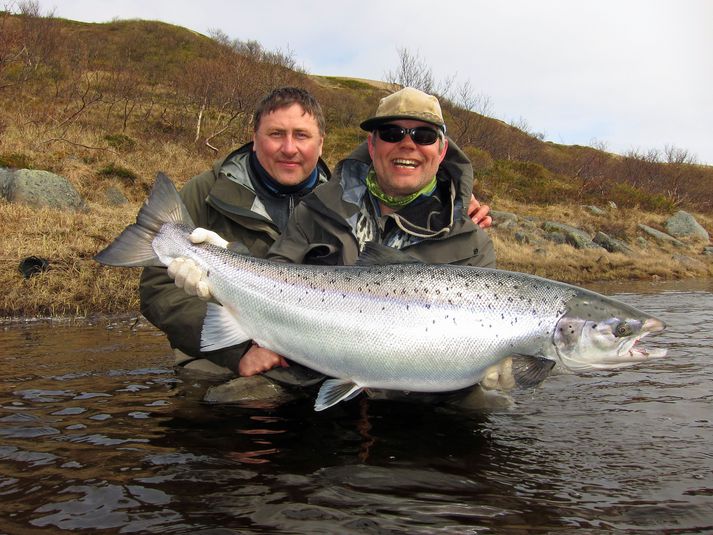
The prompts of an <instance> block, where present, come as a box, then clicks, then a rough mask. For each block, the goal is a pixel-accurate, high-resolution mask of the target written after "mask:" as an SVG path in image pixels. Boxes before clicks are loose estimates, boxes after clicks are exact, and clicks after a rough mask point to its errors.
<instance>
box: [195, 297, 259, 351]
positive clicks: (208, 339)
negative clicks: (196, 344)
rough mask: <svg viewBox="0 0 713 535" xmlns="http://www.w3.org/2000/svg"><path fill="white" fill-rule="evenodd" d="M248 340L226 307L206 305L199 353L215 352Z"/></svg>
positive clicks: (212, 304)
mask: <svg viewBox="0 0 713 535" xmlns="http://www.w3.org/2000/svg"><path fill="white" fill-rule="evenodd" d="M249 339H250V337H249V336H248V335H247V334H245V331H243V328H242V327H241V326H240V323H239V322H238V318H236V317H235V315H234V314H232V313H231V312H230V309H229V308H228V307H225V306H222V305H218V304H216V303H208V307H207V308H206V312H205V320H204V321H203V330H202V331H201V351H216V350H218V349H224V348H226V347H231V346H234V345H237V344H241V343H243V342H245V341H246V340H249Z"/></svg>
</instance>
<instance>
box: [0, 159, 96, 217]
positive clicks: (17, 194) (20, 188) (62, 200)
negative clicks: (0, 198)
mask: <svg viewBox="0 0 713 535" xmlns="http://www.w3.org/2000/svg"><path fill="white" fill-rule="evenodd" d="M2 189H3V193H4V194H5V198H6V199H7V200H8V201H10V202H14V203H22V204H29V205H30V206H35V207H49V208H57V209H69V210H77V209H81V208H83V207H84V201H83V199H82V198H81V197H80V195H79V193H78V192H77V190H76V189H74V186H72V184H70V182H69V181H68V180H67V179H66V178H64V177H61V176H59V175H55V174H53V173H50V172H48V171H36V170H32V169H18V170H17V171H14V172H13V173H12V174H11V178H10V179H9V180H6V182H5V183H4V185H3V188H2Z"/></svg>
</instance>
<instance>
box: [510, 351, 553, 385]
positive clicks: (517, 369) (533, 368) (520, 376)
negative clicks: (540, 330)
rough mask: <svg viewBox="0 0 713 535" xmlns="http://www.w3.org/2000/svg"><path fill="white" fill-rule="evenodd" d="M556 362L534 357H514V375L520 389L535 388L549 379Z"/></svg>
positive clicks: (519, 355) (518, 355) (517, 355)
mask: <svg viewBox="0 0 713 535" xmlns="http://www.w3.org/2000/svg"><path fill="white" fill-rule="evenodd" d="M554 366H555V361H554V360H551V359H546V358H543V357H538V356H534V355H521V354H516V355H513V356H512V375H513V377H514V378H515V383H516V384H517V386H518V387H519V388H534V387H536V386H537V385H539V384H540V383H541V382H542V381H544V380H545V379H547V377H548V376H549V375H550V372H551V371H552V368H554Z"/></svg>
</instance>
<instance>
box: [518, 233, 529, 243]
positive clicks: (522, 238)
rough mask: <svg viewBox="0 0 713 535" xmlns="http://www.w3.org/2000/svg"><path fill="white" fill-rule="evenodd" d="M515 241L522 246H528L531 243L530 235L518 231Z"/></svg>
mask: <svg viewBox="0 0 713 535" xmlns="http://www.w3.org/2000/svg"><path fill="white" fill-rule="evenodd" d="M515 241H516V242H517V243H521V244H528V243H530V235H529V234H527V233H525V232H521V231H519V230H518V231H516V232H515Z"/></svg>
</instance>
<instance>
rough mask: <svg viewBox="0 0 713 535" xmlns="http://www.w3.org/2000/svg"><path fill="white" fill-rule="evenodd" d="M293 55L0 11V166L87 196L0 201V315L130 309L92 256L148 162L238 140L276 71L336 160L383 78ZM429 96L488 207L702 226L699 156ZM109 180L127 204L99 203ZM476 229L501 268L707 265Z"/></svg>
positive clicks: (171, 29)
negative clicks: (520, 124) (683, 215)
mask: <svg viewBox="0 0 713 535" xmlns="http://www.w3.org/2000/svg"><path fill="white" fill-rule="evenodd" d="M295 63H296V61H295V59H294V58H293V57H291V56H289V55H285V54H282V53H279V52H277V53H276V52H271V51H267V50H265V49H263V48H262V47H261V46H260V45H259V44H258V43H255V42H249V41H248V42H241V41H231V40H229V39H227V38H226V37H225V36H220V35H217V36H215V38H209V37H207V36H204V35H200V34H198V33H196V32H192V31H189V30H186V29H184V28H180V27H177V26H172V25H169V24H165V23H161V22H155V21H141V20H132V21H117V22H111V23H106V24H87V23H80V22H75V21H68V20H62V19H54V18H46V17H37V16H32V15H25V16H16V15H10V14H8V13H7V12H0V167H9V168H35V169H46V170H49V171H52V172H55V173H57V174H60V175H63V176H65V177H67V178H68V179H70V180H71V181H72V183H73V184H74V185H75V186H76V188H77V189H78V190H79V192H80V193H81V194H82V195H83V196H84V198H85V199H86V200H87V205H88V208H89V209H88V211H87V212H81V213H71V214H69V213H56V212H53V211H37V210H34V209H31V208H27V207H22V206H14V205H10V204H8V203H6V202H4V201H0V223H2V224H3V225H4V228H5V229H9V232H8V230H6V236H9V238H8V239H4V240H3V242H2V245H1V246H0V283H2V285H3V288H6V289H7V291H6V292H4V295H3V296H2V297H0V316H8V315H11V316H12V315H34V314H84V313H89V312H92V311H102V312H120V311H126V310H132V309H134V310H135V308H136V297H135V291H134V289H135V286H136V281H137V273H136V272H135V271H131V270H108V269H102V268H99V267H98V266H97V265H96V264H95V263H94V262H92V260H91V256H92V254H93V253H94V252H96V251H97V250H98V249H100V248H101V247H102V246H103V245H105V244H106V243H108V242H109V241H110V240H111V238H112V237H113V236H115V235H116V234H118V232H119V231H120V230H121V229H122V228H123V226H124V225H126V224H128V223H130V222H132V221H133V219H134V217H135V214H136V211H137V209H138V206H139V204H140V203H141V202H142V201H143V199H144V197H145V195H146V192H147V191H148V188H149V187H150V185H151V184H152V182H153V179H154V177H155V174H156V172H157V171H159V170H161V171H164V172H166V173H167V174H168V175H169V176H171V177H172V178H173V179H174V180H175V181H176V182H177V184H178V185H179V186H180V185H181V184H182V183H183V182H184V181H185V180H187V179H188V178H190V177H191V176H193V175H195V174H197V173H198V172H200V171H202V170H204V169H205V168H206V167H207V166H208V165H210V163H211V162H212V161H213V160H214V159H215V158H217V157H218V156H220V155H222V154H224V153H226V152H227V151H228V150H230V149H231V148H232V147H235V146H239V145H241V144H242V143H244V142H246V141H248V140H249V139H250V133H251V125H250V118H251V113H252V110H253V109H254V106H255V104H256V103H257V101H258V100H259V98H260V97H261V96H262V95H263V94H264V93H266V92H267V91H268V90H270V89H271V88H273V87H275V86H277V85H283V84H294V85H299V86H302V87H306V88H308V89H310V90H311V91H313V92H314V93H315V94H316V95H317V97H318V98H319V100H320V102H321V103H322V105H323V107H324V109H325V113H326V116H327V124H328V136H327V139H326V142H325V146H324V158H325V160H326V161H327V162H328V163H329V164H330V165H334V164H336V162H338V161H339V160H340V159H341V158H343V157H344V156H345V155H346V154H347V153H348V152H349V151H350V150H351V149H353V148H354V146H355V145H356V144H357V143H359V142H361V141H362V140H363V139H364V133H363V132H362V131H361V130H360V129H359V127H358V124H359V122H360V121H361V120H363V118H364V117H366V116H368V115H370V114H371V113H372V112H373V110H374V109H375V108H376V105H377V102H378V99H379V98H381V97H382V96H384V95H385V94H387V91H388V88H387V84H384V83H383V82H378V81H376V82H374V81H368V80H360V79H355V78H340V77H330V76H317V75H307V74H305V73H303V72H300V71H299V70H298V69H295ZM442 104H443V108H444V113H445V115H446V121H447V123H448V125H449V133H450V134H451V136H452V137H453V138H454V139H455V140H456V142H458V143H459V145H461V147H462V148H463V149H464V150H465V151H466V153H467V154H468V155H469V157H470V158H471V160H472V162H473V165H474V168H475V170H476V176H477V183H476V187H475V191H476V195H477V196H478V197H479V198H480V199H481V200H482V201H485V202H487V203H489V204H491V206H492V207H493V208H495V209H500V210H510V211H514V212H517V213H520V214H523V215H538V214H546V215H548V216H550V217H553V218H555V219H557V218H558V214H559V219H561V220H563V221H567V222H570V223H572V224H575V225H577V224H582V225H587V224H589V223H588V219H587V218H588V216H587V214H586V213H585V212H583V211H581V210H579V209H574V207H578V206H580V205H583V204H596V205H600V206H602V205H605V204H606V203H607V202H608V201H613V202H615V203H616V204H617V205H618V206H619V207H620V208H621V209H625V210H626V211H625V210H621V211H620V212H619V213H618V214H617V215H616V216H614V217H616V218H617V219H618V220H617V221H613V222H611V223H610V224H609V226H610V227H612V228H613V227H617V225H618V227H617V228H613V230H616V231H621V232H624V231H631V232H634V233H635V223H634V219H633V218H634V217H635V218H637V219H642V218H643V219H644V221H645V222H646V223H647V224H650V225H653V226H658V227H659V228H660V227H661V224H662V222H663V220H664V219H665V217H666V216H667V215H668V214H670V213H671V212H672V211H673V210H675V209H677V208H685V209H687V210H689V211H692V212H694V213H696V214H697V215H698V216H699V217H700V218H701V220H702V221H703V222H704V223H705V224H706V225H708V228H709V229H710V228H711V215H712V214H713V168H711V167H705V166H699V165H695V164H694V163H692V162H691V160H690V159H689V158H687V155H686V154H685V151H677V150H672V151H670V153H666V154H659V153H654V152H649V153H645V154H630V155H626V156H619V155H613V154H610V153H607V152H604V151H601V150H597V149H596V148H594V147H580V146H565V145H558V144H553V143H546V142H543V141H542V140H541V139H540V138H539V137H538V136H537V135H532V134H531V133H528V132H526V131H523V130H522V129H518V128H516V127H514V126H512V125H508V124H505V123H503V122H501V121H499V120H497V119H493V118H490V117H486V116H483V115H479V114H477V113H473V112H470V111H468V110H464V109H462V108H459V107H458V106H456V105H455V104H454V103H452V102H449V101H447V100H443V101H442ZM110 186H113V187H114V188H117V189H118V190H120V191H121V192H122V193H123V194H124V195H125V196H126V197H127V198H128V200H129V204H128V205H125V206H123V207H115V206H112V205H110V204H109V203H108V202H107V198H106V190H107V188H109V187H110ZM624 214H632V215H631V217H632V219H631V221H622V220H620V219H621V218H623V217H626V216H625V215H624ZM619 227H620V228H619ZM632 229H633V230H632ZM492 235H493V237H494V240H495V243H496V247H497V249H498V255H499V264H500V266H501V267H505V268H510V269H521V270H525V271H533V272H537V273H539V274H541V275H545V276H553V277H556V278H559V279H561V280H571V281H576V280H593V279H599V278H621V277H635V278H651V277H683V276H700V275H706V274H708V270H709V267H706V266H705V265H704V266H703V267H700V266H698V267H696V268H695V269H694V268H683V267H681V266H680V265H678V264H675V263H671V264H669V263H668V260H666V261H664V260H663V256H661V254H658V253H656V252H654V251H650V252H649V253H646V252H642V253H641V255H639V256H640V257H641V258H640V259H638V260H636V261H634V260H632V259H630V258H623V257H622V258H619V257H618V256H616V255H612V256H608V257H607V258H606V261H601V258H599V257H594V258H591V257H588V256H587V254H590V256H591V253H583V252H581V251H575V250H571V251H570V250H567V251H566V254H565V255H564V256H563V254H562V249H561V247H563V246H557V247H560V249H554V247H555V246H554V245H553V246H551V247H552V249H549V247H550V246H545V247H544V248H542V247H541V248H540V249H541V250H538V251H536V249H537V248H536V247H534V246H530V245H521V244H518V243H516V242H515V241H514V240H513V238H512V237H511V236H510V235H508V234H507V233H504V232H501V231H500V230H499V229H494V231H493V232H492ZM565 247H566V246H565ZM543 251H544V253H543ZM548 251H549V253H548ZM31 254H35V255H39V256H44V257H46V258H49V259H50V260H51V263H52V265H53V266H54V269H53V270H51V271H49V272H47V273H46V274H44V275H43V276H42V277H35V278H32V279H28V280H23V279H21V278H20V277H19V274H18V272H17V264H18V262H19V259H21V258H23V257H24V256H28V255H31ZM649 254H650V255H651V256H650V257H649V256H647V255H649ZM664 256H666V258H668V257H670V256H671V255H670V254H668V253H666V255H664ZM565 257H566V258H565ZM632 262H635V263H636V262H638V264H639V265H637V266H633V265H632ZM583 266H586V267H583Z"/></svg>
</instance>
